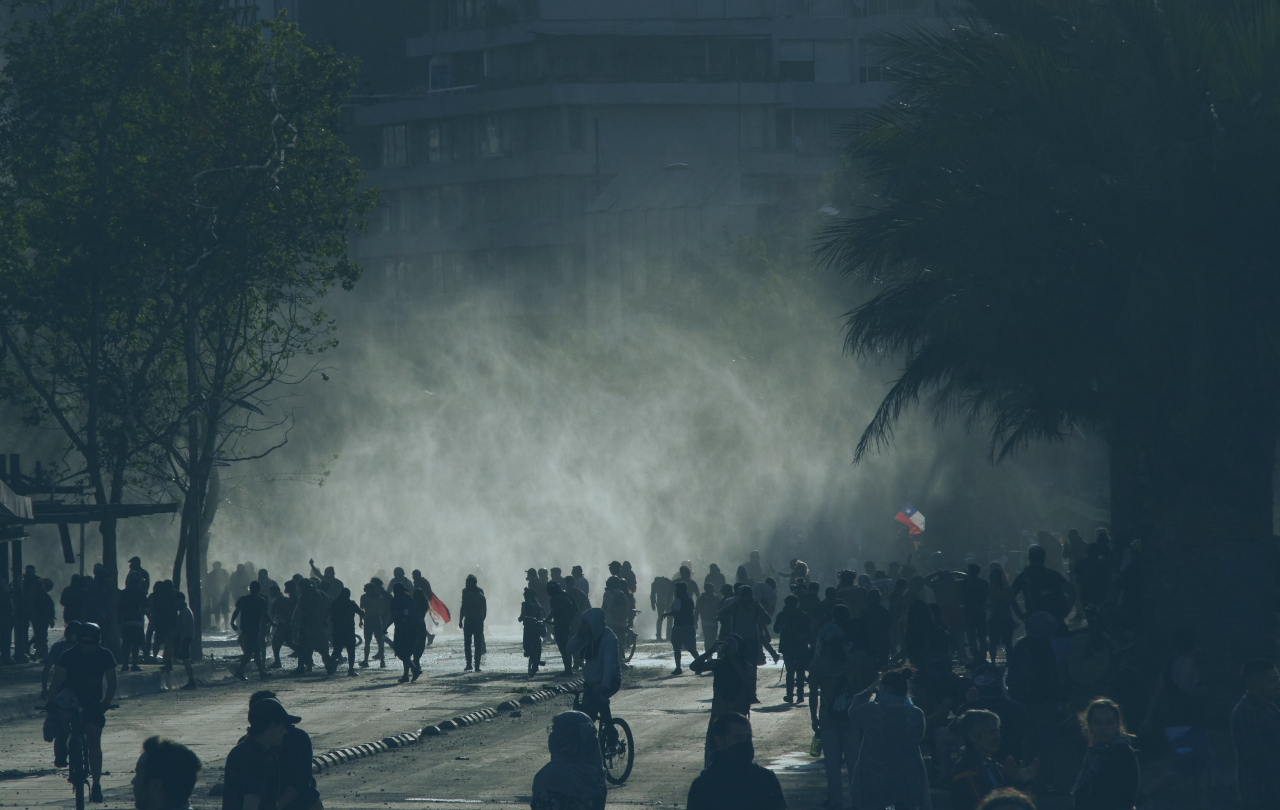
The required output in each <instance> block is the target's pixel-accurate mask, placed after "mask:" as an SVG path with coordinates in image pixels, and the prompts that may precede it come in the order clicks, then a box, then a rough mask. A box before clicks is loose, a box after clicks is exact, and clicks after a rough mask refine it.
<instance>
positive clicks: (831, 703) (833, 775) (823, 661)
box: [809, 624, 858, 807]
mask: <svg viewBox="0 0 1280 810" xmlns="http://www.w3.org/2000/svg"><path fill="white" fill-rule="evenodd" d="M856 679H857V673H856V671H855V667H854V661H853V657H852V656H850V655H849V653H848V652H847V651H846V650H845V637H844V633H843V632H842V631H841V630H840V628H839V627H838V626H837V625H835V624H826V625H823V627H822V629H821V630H820V631H818V650H817V653H816V654H815V655H814V657H813V660H812V661H811V662H810V663H809V688H810V690H811V694H810V700H809V717H810V724H811V725H812V727H813V731H814V733H815V734H817V735H818V737H819V738H821V740H822V759H823V764H824V765H825V766H826V770H827V806H828V807H846V806H847V805H846V804H845V801H844V785H843V781H842V779H843V777H842V770H841V769H842V767H843V768H847V770H848V773H849V778H850V782H852V779H853V772H854V767H855V765H856V764H857V763H856V759H857V756H858V740H857V735H856V734H855V729H854V726H853V723H852V721H850V720H849V709H851V708H852V707H853V705H854V695H855V690H854V688H853V685H854V683H855V682H856Z"/></svg>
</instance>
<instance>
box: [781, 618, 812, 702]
mask: <svg viewBox="0 0 1280 810" xmlns="http://www.w3.org/2000/svg"><path fill="white" fill-rule="evenodd" d="M773 631H774V632H775V633H777V634H778V638H779V641H778V649H779V651H781V652H782V662H783V666H785V667H786V669H787V694H786V697H784V698H783V699H782V700H783V702H784V703H791V702H792V701H793V700H795V701H796V702H798V703H804V675H805V671H806V670H807V669H808V668H809V661H810V659H812V658H813V627H812V625H811V624H810V622H809V617H808V616H807V615H806V614H805V612H804V611H803V610H801V609H800V599H799V598H798V597H797V596H796V595H795V594H790V595H788V596H787V598H786V599H785V600H783V602H782V612H781V613H779V614H778V618H776V619H774V620H773ZM793 695H794V696H795V697H794V698H793V697H792V696H793Z"/></svg>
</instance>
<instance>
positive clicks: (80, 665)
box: [49, 622, 116, 802]
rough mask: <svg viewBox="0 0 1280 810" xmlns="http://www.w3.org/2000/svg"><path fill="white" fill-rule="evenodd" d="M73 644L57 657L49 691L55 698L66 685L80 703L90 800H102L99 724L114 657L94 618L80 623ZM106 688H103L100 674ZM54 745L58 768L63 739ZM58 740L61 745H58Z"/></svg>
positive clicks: (112, 687)
mask: <svg viewBox="0 0 1280 810" xmlns="http://www.w3.org/2000/svg"><path fill="white" fill-rule="evenodd" d="M76 638H77V639H78V640H77V642H76V646H75V647H72V648H71V649H68V650H67V651H66V652H64V653H63V654H62V656H61V657H60V658H59V659H58V664H57V667H56V669H55V670H54V675H53V686H52V687H51V688H50V690H49V694H51V695H53V696H54V699H55V700H57V698H58V695H59V693H60V692H62V690H63V689H64V688H65V689H67V690H69V691H70V692H71V693H73V694H74V695H75V696H76V700H78V701H79V703H80V717H81V722H82V723H83V725H84V732H85V737H86V738H87V739H88V740H89V771H90V773H91V774H92V777H93V787H92V790H91V792H90V798H89V801H92V802H101V801H102V786H101V784H100V782H101V779H102V727H103V726H105V725H106V723H107V719H106V711H107V709H108V708H110V707H111V699H112V698H113V697H115V694H116V657H115V656H114V655H112V654H111V651H110V650H108V649H106V648H105V647H102V646H100V643H101V641H102V628H101V627H99V626H98V625H96V624H94V623H93V622H85V623H84V624H82V625H80V632H79V634H78V635H77V637H76ZM104 675H105V676H106V681H107V689H106V692H105V693H104V692H103V690H102V680H103V676H104ZM58 737H59V739H58V740H55V742H54V746H53V752H54V758H55V763H54V764H56V765H57V766H58V767H59V768H62V767H65V766H66V765H67V747H66V745H67V744H66V739H65V737H63V736H62V735H58ZM59 743H61V745H59Z"/></svg>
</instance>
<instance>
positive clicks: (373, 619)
mask: <svg viewBox="0 0 1280 810" xmlns="http://www.w3.org/2000/svg"><path fill="white" fill-rule="evenodd" d="M360 609H361V610H363V611H364V660H363V661H361V662H360V666H362V667H367V666H369V646H370V645H371V644H373V642H374V641H375V640H377V642H378V662H379V663H380V665H381V667H382V669H386V668H387V661H386V649H385V645H386V636H387V623H388V621H389V619H390V613H391V599H390V597H389V596H387V594H386V591H384V590H383V589H382V580H380V579H378V578H377V577H374V578H373V579H371V580H369V581H368V582H366V583H365V586H364V593H362V594H360Z"/></svg>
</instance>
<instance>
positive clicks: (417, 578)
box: [413, 568, 436, 647]
mask: <svg viewBox="0 0 1280 810" xmlns="http://www.w3.org/2000/svg"><path fill="white" fill-rule="evenodd" d="M413 590H415V591H422V596H423V598H424V599H426V600H427V607H426V609H425V611H424V615H425V614H426V613H429V612H430V610H431V597H433V596H435V591H433V590H432V589H431V580H429V579H427V578H426V577H424V576H423V575H422V572H421V571H419V570H418V569H416V568H415V569H413ZM415 598H416V597H415ZM424 622H425V619H424ZM424 626H425V625H424ZM425 633H426V635H425V636H424V638H426V645H425V646H427V647H430V646H431V645H432V644H435V643H436V637H435V634H434V633H432V632H431V630H430V629H427V630H426V631H425Z"/></svg>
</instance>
